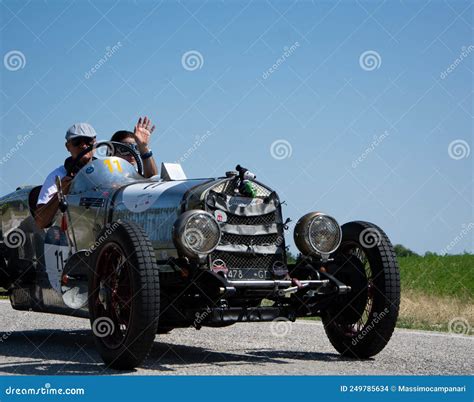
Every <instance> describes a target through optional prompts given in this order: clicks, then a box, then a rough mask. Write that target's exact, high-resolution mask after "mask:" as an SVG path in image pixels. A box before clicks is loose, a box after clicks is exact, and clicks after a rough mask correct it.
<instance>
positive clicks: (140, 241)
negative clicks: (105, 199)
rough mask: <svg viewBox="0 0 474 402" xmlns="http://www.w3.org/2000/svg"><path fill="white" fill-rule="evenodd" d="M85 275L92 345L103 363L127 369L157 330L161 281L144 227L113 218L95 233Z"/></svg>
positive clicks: (137, 362) (134, 364) (142, 354)
mask: <svg viewBox="0 0 474 402" xmlns="http://www.w3.org/2000/svg"><path fill="white" fill-rule="evenodd" d="M98 244H100V245H99V246H98V248H97V249H96V250H94V252H93V255H92V268H93V272H92V273H91V274H90V275H89V314H90V321H91V325H92V330H93V333H94V341H95V344H96V347H97V349H98V351H99V353H100V355H101V357H102V359H103V360H104V362H105V364H106V365H107V366H108V367H111V368H114V369H119V370H129V369H133V368H134V367H137V366H139V365H140V364H141V363H142V362H143V360H144V359H145V358H146V356H147V355H148V353H149V351H150V349H151V347H152V345H153V341H154V339H155V335H156V333H157V329H158V319H159V314H160V282H159V271H158V266H157V264H156V258H155V253H154V250H153V247H152V245H151V243H150V240H149V239H148V236H147V235H146V233H145V232H144V230H143V229H142V228H141V227H140V226H138V225H136V224H134V223H131V222H115V223H112V224H110V225H108V227H107V228H106V229H105V230H104V231H103V232H102V233H101V235H99V236H98Z"/></svg>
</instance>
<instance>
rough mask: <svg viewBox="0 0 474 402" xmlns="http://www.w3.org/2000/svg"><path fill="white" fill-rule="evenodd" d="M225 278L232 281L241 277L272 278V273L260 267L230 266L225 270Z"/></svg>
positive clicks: (249, 278) (248, 278)
mask: <svg viewBox="0 0 474 402" xmlns="http://www.w3.org/2000/svg"><path fill="white" fill-rule="evenodd" d="M227 278H228V279H230V280H233V281H238V280H241V279H247V280H251V279H255V280H263V279H272V274H271V273H270V272H269V271H268V270H267V269H260V268H230V269H229V271H228V272H227Z"/></svg>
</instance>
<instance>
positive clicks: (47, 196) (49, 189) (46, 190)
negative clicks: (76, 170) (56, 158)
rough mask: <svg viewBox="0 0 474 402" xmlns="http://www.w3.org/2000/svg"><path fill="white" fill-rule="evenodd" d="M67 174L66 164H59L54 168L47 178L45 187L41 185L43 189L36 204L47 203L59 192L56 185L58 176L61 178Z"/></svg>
mask: <svg viewBox="0 0 474 402" xmlns="http://www.w3.org/2000/svg"><path fill="white" fill-rule="evenodd" d="M66 174H67V172H66V168H65V167H64V166H62V165H61V166H59V167H58V168H56V169H54V170H53V171H52V172H51V173H50V174H49V175H48V177H46V180H45V181H44V183H43V187H41V191H40V194H39V197H38V202H37V203H36V205H39V204H47V203H48V202H49V200H51V198H53V196H54V194H56V193H57V192H58V189H57V187H56V176H59V177H60V178H61V179H62V178H63V177H65V176H66Z"/></svg>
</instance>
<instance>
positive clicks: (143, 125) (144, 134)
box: [133, 116, 155, 153]
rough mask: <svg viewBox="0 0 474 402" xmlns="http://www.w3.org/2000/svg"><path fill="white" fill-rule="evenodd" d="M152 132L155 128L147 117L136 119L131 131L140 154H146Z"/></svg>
mask: <svg viewBox="0 0 474 402" xmlns="http://www.w3.org/2000/svg"><path fill="white" fill-rule="evenodd" d="M154 130H155V126H154V125H152V122H151V120H150V119H149V118H148V117H146V116H145V117H143V119H142V118H141V117H140V118H139V119H138V122H137V124H136V125H135V129H134V131H133V136H134V137H135V141H136V143H137V146H138V150H139V151H140V153H145V152H148V143H149V142H150V137H151V134H152V133H153V131H154Z"/></svg>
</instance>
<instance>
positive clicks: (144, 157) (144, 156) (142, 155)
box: [140, 149, 153, 160]
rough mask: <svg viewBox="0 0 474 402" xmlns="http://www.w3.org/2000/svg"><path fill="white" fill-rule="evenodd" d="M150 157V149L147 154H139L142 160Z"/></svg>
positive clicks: (151, 154) (151, 153)
mask: <svg viewBox="0 0 474 402" xmlns="http://www.w3.org/2000/svg"><path fill="white" fill-rule="evenodd" d="M152 156H153V152H152V151H151V149H150V150H149V151H148V152H145V153H144V154H140V157H141V158H142V160H145V159H148V158H151V157H152Z"/></svg>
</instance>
